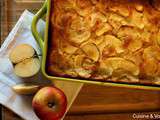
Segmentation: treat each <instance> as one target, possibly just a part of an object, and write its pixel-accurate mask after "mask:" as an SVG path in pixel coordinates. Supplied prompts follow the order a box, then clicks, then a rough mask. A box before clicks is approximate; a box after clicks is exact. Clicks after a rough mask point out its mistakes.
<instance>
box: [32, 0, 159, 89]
mask: <svg viewBox="0 0 160 120" xmlns="http://www.w3.org/2000/svg"><path fill="white" fill-rule="evenodd" d="M50 9H51V0H46V1H45V2H44V4H43V6H42V8H41V9H40V10H39V11H38V12H37V14H36V15H35V16H34V18H33V21H32V27H31V29H32V33H33V36H34V38H35V39H36V41H37V42H38V44H39V45H40V48H41V50H42V54H43V55H42V56H43V57H42V66H41V69H42V73H43V74H44V76H45V77H46V78H48V79H50V80H52V81H54V80H61V81H72V82H81V83H88V84H96V85H103V86H114V87H125V88H135V89H147V90H160V87H159V86H156V85H142V84H129V83H128V84H126V83H113V82H100V81H91V80H81V79H72V78H64V77H55V76H50V75H48V74H47V72H46V59H47V50H48V31H49V19H50ZM44 15H46V27H45V37H44V40H43V38H41V36H40V35H39V34H38V31H37V29H36V25H37V22H38V20H39V19H41V18H42V17H43V16H44Z"/></svg>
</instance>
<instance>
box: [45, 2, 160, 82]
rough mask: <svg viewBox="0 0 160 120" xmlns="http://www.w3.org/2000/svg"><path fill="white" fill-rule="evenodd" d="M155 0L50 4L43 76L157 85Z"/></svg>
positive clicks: (159, 17) (159, 59)
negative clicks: (46, 51)
mask: <svg viewBox="0 0 160 120" xmlns="http://www.w3.org/2000/svg"><path fill="white" fill-rule="evenodd" d="M159 10H160V4H159V2H158V0H52V5H51V14H50V27H49V42H48V56H47V67H46V70H47V73H48V74H49V75H52V76H60V77H69V78H79V79H88V80H93V81H95V80H97V81H112V82H127V83H142V84H158V83H159V78H160V29H159V28H160V11H159Z"/></svg>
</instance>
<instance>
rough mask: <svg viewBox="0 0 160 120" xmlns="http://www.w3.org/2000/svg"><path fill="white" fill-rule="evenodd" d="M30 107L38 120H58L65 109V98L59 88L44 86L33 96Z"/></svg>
mask: <svg viewBox="0 0 160 120" xmlns="http://www.w3.org/2000/svg"><path fill="white" fill-rule="evenodd" d="M32 107H33V109H34V112H35V113H36V115H37V116H38V117H39V119H40V120H60V119H61V118H62V117H63V115H64V114H65V112H66V109H67V98H66V96H65V94H64V93H63V92H62V91H61V90H60V89H59V88H56V87H52V86H49V87H44V88H42V89H40V90H39V91H38V92H37V93H36V95H35V96H34V98H33V101H32Z"/></svg>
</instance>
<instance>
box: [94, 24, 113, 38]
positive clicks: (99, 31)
mask: <svg viewBox="0 0 160 120" xmlns="http://www.w3.org/2000/svg"><path fill="white" fill-rule="evenodd" d="M111 30H112V26H111V25H110V24H108V23H103V24H100V25H99V26H98V29H97V30H96V35H97V36H101V35H103V34H104V33H106V32H109V31H111Z"/></svg>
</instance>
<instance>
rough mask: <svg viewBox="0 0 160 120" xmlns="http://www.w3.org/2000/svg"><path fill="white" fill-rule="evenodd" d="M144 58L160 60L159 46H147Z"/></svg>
mask: <svg viewBox="0 0 160 120" xmlns="http://www.w3.org/2000/svg"><path fill="white" fill-rule="evenodd" d="M143 58H144V59H150V58H152V59H157V60H160V48H159V47H157V46H150V47H147V48H145V49H144V52H143Z"/></svg>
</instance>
